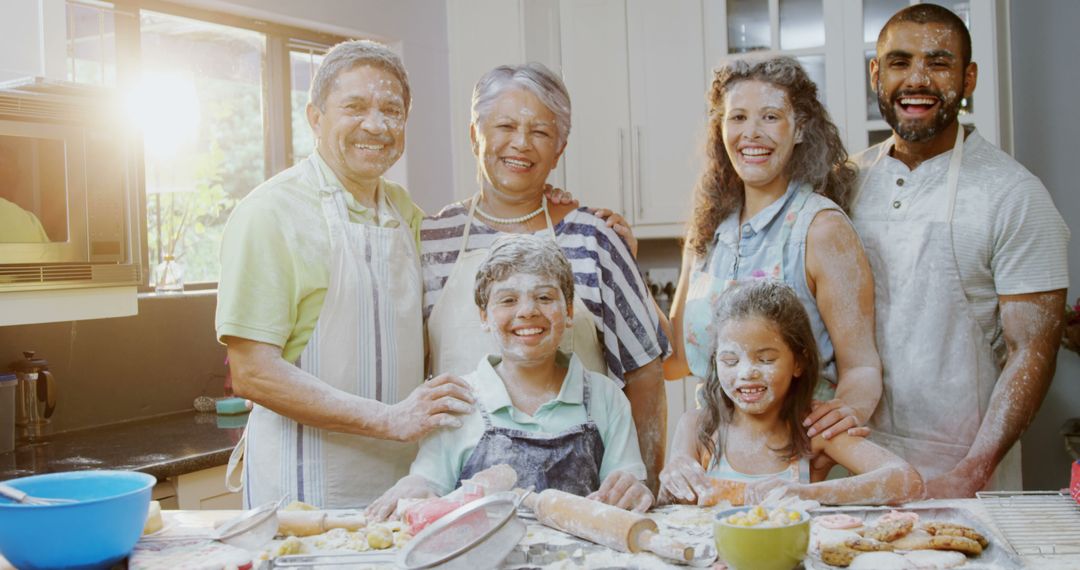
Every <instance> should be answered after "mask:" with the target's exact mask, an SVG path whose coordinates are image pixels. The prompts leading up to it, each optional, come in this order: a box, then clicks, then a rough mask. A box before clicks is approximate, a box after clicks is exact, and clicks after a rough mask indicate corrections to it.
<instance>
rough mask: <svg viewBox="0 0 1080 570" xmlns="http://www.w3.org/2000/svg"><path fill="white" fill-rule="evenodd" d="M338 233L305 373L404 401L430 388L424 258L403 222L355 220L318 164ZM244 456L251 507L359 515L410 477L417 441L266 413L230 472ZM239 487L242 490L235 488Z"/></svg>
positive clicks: (333, 233) (326, 210)
mask: <svg viewBox="0 0 1080 570" xmlns="http://www.w3.org/2000/svg"><path fill="white" fill-rule="evenodd" d="M303 168H304V169H305V175H306V176H309V177H311V180H313V181H315V182H317V184H318V187H319V196H320V199H321V202H322V210H323V214H324V215H325V216H326V222H327V225H328V226H329V231H330V246H331V265H330V284H329V286H328V287H327V290H326V298H325V300H324V301H323V306H322V310H321V311H320V313H319V320H318V322H317V324H316V326H315V329H314V331H313V332H312V335H311V339H310V340H309V341H308V343H307V346H306V347H305V348H304V352H303V353H302V354H301V355H300V360H299V361H298V363H297V366H299V367H300V369H301V370H304V371H305V372H307V373H309V374H311V375H313V376H315V377H317V378H319V379H320V380H322V381H323V382H326V383H327V384H329V385H331V386H333V387H335V388H338V389H340V390H343V391H345V392H348V393H349V394H353V395H356V396H360V397H363V398H369V399H373V400H379V401H380V402H384V403H387V404H394V403H397V402H399V401H401V400H403V399H404V398H405V397H407V396H408V395H409V393H410V392H412V390H413V389H415V388H416V387H417V386H419V385H420V381H421V379H422V374H423V363H422V360H421V358H420V356H419V354H418V352H419V351H420V349H421V348H420V347H421V343H422V342H423V325H422V321H421V312H420V299H421V280H420V260H419V256H418V254H417V252H416V244H415V242H414V238H413V235H412V233H411V231H410V229H409V226H408V224H406V223H405V222H404V221H403V220H402V219H401V216H400V215H399V214H398V213H397V212H396V211H394V209H393V206H392V205H390V201H389V200H385V201H383V203H384V204H388V205H390V210H391V212H392V213H393V215H394V216H395V217H396V218H398V221H399V222H400V224H399V227H397V228H383V227H378V226H374V225H366V224H357V223H352V222H350V221H349V214H348V209H347V207H346V203H345V191H344V190H343V189H342V188H341V187H340V186H338V185H336V184H331V183H329V182H328V181H327V180H326V178H325V176H324V175H323V173H322V171H321V169H319V168H318V166H317V165H316V164H315V163H314V162H312V160H311V159H310V158H309V159H308V160H307V161H305V164H304V166H303ZM241 456H242V457H243V458H244V468H243V475H242V480H243V488H244V494H243V498H244V506H245V507H251V506H255V505H261V504H264V503H268V502H273V501H277V500H279V499H281V498H282V497H286V498H287V500H290V501H292V500H297V501H303V502H305V503H309V504H312V505H315V506H317V507H321V508H351V507H359V506H362V505H366V504H369V503H371V502H372V501H374V500H375V499H376V498H378V497H379V496H380V495H381V494H382V493H383V492H384V491H386V490H387V489H388V488H390V487H391V486H392V485H393V484H394V483H396V482H397V481H398V479H400V478H401V477H403V476H405V475H407V474H408V472H409V465H410V464H411V463H412V461H413V459H414V458H415V457H416V444H415V443H400V442H394V441H387V440H380V439H374V438H369V437H363V436H359V435H352V434H346V433H340V432H333V431H328V430H322V429H316V428H312V427H309V426H305V425H303V424H299V423H297V422H295V421H293V420H291V419H289V418H286V417H284V416H281V415H278V414H276V413H274V412H272V411H270V410H269V409H267V408H264V407H262V406H258V405H257V406H255V409H254V410H252V411H251V415H250V417H249V418H248V422H247V429H246V430H245V432H244V439H243V440H241V442H240V444H239V445H238V446H237V448H236V449H235V450H234V451H233V457H232V458H230V460H229V474H230V475H231V473H232V472H233V471H234V470H235V466H236V463H237V462H238V461H239V459H240V457H241ZM226 478H227V483H228V484H229V485H230V490H234V491H235V490H238V489H237V488H236V486H235V485H232V484H231V482H229V481H228V479H229V478H230V477H229V475H227V476H226Z"/></svg>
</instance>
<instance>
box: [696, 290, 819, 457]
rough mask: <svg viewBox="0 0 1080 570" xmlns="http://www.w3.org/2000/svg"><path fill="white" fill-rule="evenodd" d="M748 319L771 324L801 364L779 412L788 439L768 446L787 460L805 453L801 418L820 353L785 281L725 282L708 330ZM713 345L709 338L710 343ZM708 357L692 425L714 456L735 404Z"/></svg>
mask: <svg viewBox="0 0 1080 570" xmlns="http://www.w3.org/2000/svg"><path fill="white" fill-rule="evenodd" d="M752 318H759V319H764V320H766V321H768V322H769V323H771V324H772V325H773V326H774V327H776V329H777V332H779V333H780V336H781V337H782V338H783V339H784V344H786V345H787V346H788V348H789V349H790V350H791V352H792V353H793V354H794V355H795V360H796V362H798V363H799V364H800V365H801V367H802V374H800V375H799V376H797V377H795V378H793V379H792V382H791V386H790V387H789V388H788V393H787V396H786V397H785V398H784V403H783V407H782V408H781V411H780V418H781V420H783V421H784V423H785V424H787V426H788V431H789V432H790V434H791V438H790V440H789V443H788V445H787V446H784V447H782V448H780V449H773V450H772V451H773V452H774V453H776V454H777V455H778V456H779V457H781V458H784V459H788V460H792V459H795V458H796V457H806V456H808V455H810V438H808V437H807V436H806V429H805V428H804V427H803V426H802V420H803V418H805V417H806V415H807V414H808V413H810V404H811V403H812V400H813V396H814V387H815V386H817V383H818V378H819V377H820V375H821V356H820V354H819V353H818V348H817V341H816V340H814V331H813V330H812V329H811V328H810V317H809V316H807V314H806V309H805V308H803V305H802V302H800V301H799V298H798V297H797V296H796V295H795V291H793V290H792V289H791V287H789V286H788V285H787V284H785V283H783V282H781V281H773V280H763V281H746V282H742V283H736V284H733V285H731V286H730V287H728V289H727V290H726V291H724V293H723V294H722V295H721V296H720V300H719V303H718V306H717V309H716V310H715V312H714V314H713V319H712V323H713V324H712V325H711V327H712V331H711V332H712V334H713V335H714V336H716V335H718V334H719V332H720V331H721V330H722V329H723V327H724V325H726V324H727V323H729V322H732V321H736V322H737V321H745V320H747V319H752ZM717 345H718V343H716V342H714V343H713V346H717ZM710 358H711V359H712V362H711V364H710V366H709V375H708V377H707V378H706V379H705V387H704V389H703V390H702V399H703V401H704V404H705V409H704V412H705V414H704V416H703V417H702V420H701V423H700V424H699V426H698V443H699V444H700V445H701V448H702V449H704V450H709V451H710V453H711V454H712V461H717V460H719V458H720V457H721V456H722V455H723V453H724V450H723V445H724V437H723V432H724V429H726V427H727V426H728V425H729V424H730V423H731V416H732V413H733V412H734V410H735V403H734V402H732V401H731V399H730V398H728V396H727V394H725V393H724V390H723V388H721V387H720V379H719V378H718V377H717V374H716V362H715V361H716V354H715V353H714V354H712V355H711V356H710Z"/></svg>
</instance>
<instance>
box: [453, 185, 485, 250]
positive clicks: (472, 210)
mask: <svg viewBox="0 0 1080 570" xmlns="http://www.w3.org/2000/svg"><path fill="white" fill-rule="evenodd" d="M479 203H480V193H479V192H477V193H476V194H475V195H473V197H472V204H470V205H469V217H468V219H466V220H465V231H464V232H463V233H462V234H461V249H458V254H457V258H458V259H461V256H463V255H465V250H466V248H467V247H468V245H469V234H470V233H471V232H472V223H473V219H474V217H475V216H476V206H477V204H479ZM454 265H457V264H456V263H455V264H454Z"/></svg>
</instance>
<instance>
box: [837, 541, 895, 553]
mask: <svg viewBox="0 0 1080 570" xmlns="http://www.w3.org/2000/svg"><path fill="white" fill-rule="evenodd" d="M844 546H846V547H848V548H850V549H852V550H858V551H859V552H885V551H889V550H892V549H893V545H891V544H889V543H888V542H882V541H880V540H874V539H873V538H867V537H859V538H849V539H847V540H845V541H844Z"/></svg>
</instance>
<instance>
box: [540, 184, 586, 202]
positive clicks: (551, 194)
mask: <svg viewBox="0 0 1080 570" xmlns="http://www.w3.org/2000/svg"><path fill="white" fill-rule="evenodd" d="M544 196H547V199H548V201H549V202H551V203H552V204H553V205H556V206H572V207H574V208H577V207H578V206H579V204H578V200H577V198H575V197H574V195H573V194H571V193H569V192H567V191H566V190H563V189H562V188H556V187H554V186H552V185H551V184H544Z"/></svg>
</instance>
